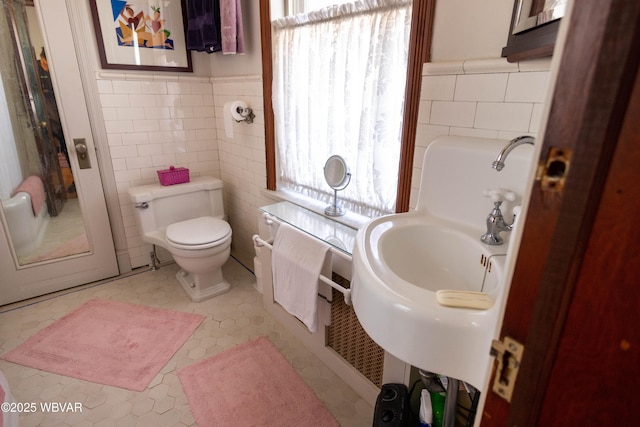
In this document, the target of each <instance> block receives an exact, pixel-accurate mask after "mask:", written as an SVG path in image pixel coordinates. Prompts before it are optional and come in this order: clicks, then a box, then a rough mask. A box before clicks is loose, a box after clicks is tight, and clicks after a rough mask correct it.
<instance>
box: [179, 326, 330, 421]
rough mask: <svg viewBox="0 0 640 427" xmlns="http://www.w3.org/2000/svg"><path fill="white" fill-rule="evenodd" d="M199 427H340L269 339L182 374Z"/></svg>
mask: <svg viewBox="0 0 640 427" xmlns="http://www.w3.org/2000/svg"><path fill="white" fill-rule="evenodd" d="M178 377H179V378H180V382H181V383H182V388H183V389H184V392H185V394H186V395H187V398H188V400H189V407H190V408H191V412H193V416H194V417H195V419H196V422H197V423H198V425H199V426H201V427H204V426H224V427H242V426H261V427H264V426H274V427H281V426H296V427H307V426H308V427H325V426H338V422H337V421H336V419H335V418H334V417H333V416H332V415H331V413H329V411H328V410H327V408H326V407H325V406H324V404H323V403H322V402H321V401H320V400H319V399H318V398H317V397H316V396H315V394H314V393H313V391H312V390H311V389H310V388H309V387H308V386H307V384H306V383H305V382H304V380H303V379H302V378H301V377H300V376H299V375H298V373H297V372H296V371H295V369H293V367H292V366H291V365H290V364H289V362H287V360H286V359H285V358H284V356H282V354H280V352H279V351H278V350H277V349H276V348H275V347H274V345H273V344H271V342H270V341H269V340H268V339H267V338H266V337H260V338H257V339H255V340H253V341H249V342H246V343H244V344H241V345H239V346H237V347H234V348H232V349H230V350H227V351H225V352H224V353H221V354H218V355H215V356H212V357H210V358H208V359H205V360H203V361H201V362H198V363H196V364H193V365H191V366H188V367H186V368H183V369H181V370H179V371H178Z"/></svg>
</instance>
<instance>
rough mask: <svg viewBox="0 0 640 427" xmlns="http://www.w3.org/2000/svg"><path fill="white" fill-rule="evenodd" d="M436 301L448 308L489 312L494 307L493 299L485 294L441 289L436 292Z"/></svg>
mask: <svg viewBox="0 0 640 427" xmlns="http://www.w3.org/2000/svg"><path fill="white" fill-rule="evenodd" d="M436 299H437V300H438V302H439V303H440V304H441V305H444V306H447V307H461V308H473V309H476V310H488V309H490V308H491V307H493V299H491V297H490V296H489V294H486V293H484V292H472V291H454V290H449V289H441V290H439V291H437V292H436Z"/></svg>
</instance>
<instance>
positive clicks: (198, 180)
mask: <svg viewBox="0 0 640 427" xmlns="http://www.w3.org/2000/svg"><path fill="white" fill-rule="evenodd" d="M220 188H222V181H221V180H220V179H218V178H214V177H212V176H194V177H191V181H190V182H185V183H183V184H175V185H166V186H163V185H160V183H155V184H147V185H140V186H137V187H129V191H128V192H129V197H130V198H131V201H132V202H133V203H143V202H149V201H151V200H154V199H160V198H163V197H170V196H175V195H178V194H184V193H192V192H194V191H203V190H217V189H220Z"/></svg>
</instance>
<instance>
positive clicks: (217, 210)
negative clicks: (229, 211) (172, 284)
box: [129, 176, 231, 302]
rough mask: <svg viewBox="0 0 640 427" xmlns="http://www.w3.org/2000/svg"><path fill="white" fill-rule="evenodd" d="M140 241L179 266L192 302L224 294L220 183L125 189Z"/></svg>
mask: <svg viewBox="0 0 640 427" xmlns="http://www.w3.org/2000/svg"><path fill="white" fill-rule="evenodd" d="M129 196H130V197H131V200H132V201H133V203H134V205H135V208H136V209H135V212H136V218H137V221H138V226H139V227H140V230H141V231H142V239H143V240H144V241H145V242H147V243H151V244H154V245H158V246H160V247H163V248H165V249H166V250H167V251H169V252H170V253H171V255H172V256H173V259H174V260H175V261H176V263H177V264H178V265H179V266H180V267H181V269H180V271H179V272H178V274H176V277H177V279H178V282H180V284H181V285H182V287H183V288H184V290H185V291H186V292H187V294H188V295H189V297H190V298H191V299H192V300H193V301H196V302H199V301H203V300H205V299H207V298H212V297H215V296H217V295H220V294H223V293H225V292H227V291H228V290H229V288H230V285H229V282H227V281H226V280H225V279H224V277H223V276H222V270H221V268H222V265H223V264H224V263H225V262H226V261H227V260H228V259H229V254H230V253H231V227H230V226H229V224H228V223H227V222H226V221H225V220H224V206H223V202H222V181H221V180H219V179H217V178H213V177H208V176H200V177H193V178H192V179H191V182H187V183H183V184H176V185H169V186H162V185H160V184H149V185H142V186H138V187H131V188H129Z"/></svg>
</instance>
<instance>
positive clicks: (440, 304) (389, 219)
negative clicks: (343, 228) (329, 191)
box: [351, 136, 534, 390]
mask: <svg viewBox="0 0 640 427" xmlns="http://www.w3.org/2000/svg"><path fill="white" fill-rule="evenodd" d="M506 143H507V141H503V140H494V139H484V138H472V137H463V136H441V137H438V138H436V139H435V140H434V141H432V142H431V143H430V144H429V145H428V148H427V150H426V151H425V154H424V158H423V163H422V176H421V178H420V181H419V187H420V191H419V194H418V198H417V203H416V207H415V210H413V211H411V212H408V213H402V214H395V215H388V216H385V217H380V218H376V219H373V220H371V221H370V222H368V223H367V224H365V225H364V226H362V227H361V228H360V229H359V230H358V234H357V236H356V242H355V246H354V251H353V275H352V281H351V297H352V301H353V306H354V309H355V312H356V315H357V317H358V320H359V321H360V323H361V324H362V326H363V328H364V329H365V331H366V332H367V333H368V334H369V336H370V337H371V338H372V339H373V340H374V341H376V342H377V343H378V344H379V345H380V346H381V347H382V348H384V349H385V350H386V351H387V352H389V353H391V354H393V355H394V356H396V357H397V358H399V359H401V360H403V361H404V362H406V363H409V364H411V365H413V366H415V367H418V368H421V369H424V370H427V371H431V372H435V373H437V374H440V375H445V376H449V377H452V378H456V379H458V380H461V381H465V382H467V383H469V384H471V385H473V386H474V387H476V388H477V389H478V390H482V389H483V388H484V387H485V386H486V380H487V379H488V375H489V373H490V371H491V357H490V354H489V352H490V348H491V342H492V340H493V339H494V338H496V337H497V335H498V332H499V327H500V326H499V323H500V319H501V316H502V313H503V311H504V304H505V301H504V300H505V295H507V292H508V289H507V285H508V280H507V279H508V277H507V276H508V275H509V274H508V273H507V272H508V271H512V270H511V269H512V268H513V264H514V262H515V261H514V256H512V254H514V253H515V251H514V250H512V248H511V245H510V243H511V237H510V235H511V234H513V231H512V232H511V233H509V232H502V236H501V237H503V238H504V242H505V243H504V244H503V245H500V246H490V245H487V244H485V243H482V242H481V241H480V236H481V235H482V234H483V233H485V231H486V224H485V221H486V218H487V215H488V214H489V213H490V212H491V209H492V207H493V203H492V200H490V199H487V198H486V197H485V196H484V194H486V190H488V189H489V190H494V189H505V190H508V191H509V192H512V193H513V194H514V195H515V197H513V198H512V199H513V200H512V199H509V200H508V201H505V202H504V203H503V204H502V212H503V215H504V216H505V219H506V220H507V222H511V214H512V213H513V209H514V208H515V207H517V206H519V205H520V204H521V203H522V195H523V194H526V191H527V190H526V189H527V182H528V176H529V174H530V171H532V170H533V168H534V163H533V149H532V146H530V145H527V146H524V145H523V146H521V147H519V148H517V149H516V150H514V151H513V152H512V153H510V154H509V158H508V159H506V162H505V168H504V169H503V170H502V171H500V172H497V171H496V170H494V169H492V167H491V165H492V162H493V161H494V160H495V158H496V155H497V154H498V153H499V152H500V151H501V150H502V148H503V147H504V146H505V144H506ZM517 228H518V227H517V226H516V227H515V229H516V230H517ZM443 291H446V292H443ZM466 298H470V299H466ZM460 301H463V302H466V303H465V304H464V307H459V306H455V305H457V304H458V303H459V302H460Z"/></svg>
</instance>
